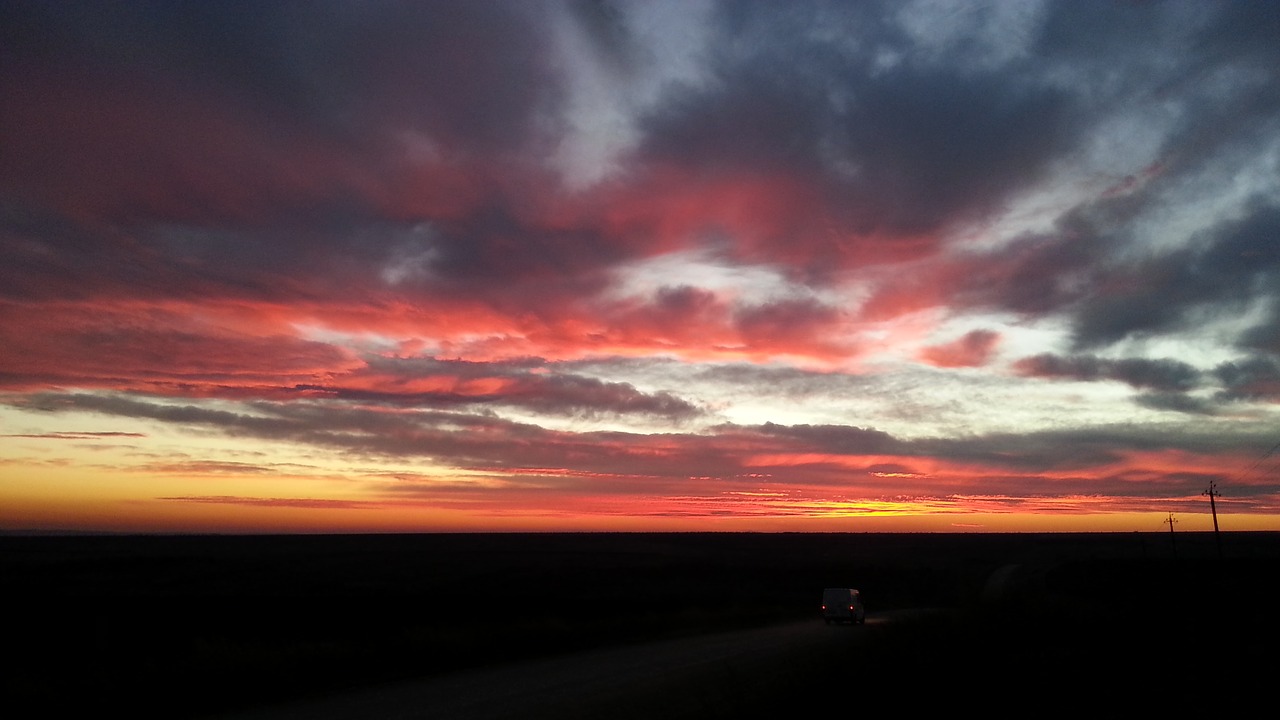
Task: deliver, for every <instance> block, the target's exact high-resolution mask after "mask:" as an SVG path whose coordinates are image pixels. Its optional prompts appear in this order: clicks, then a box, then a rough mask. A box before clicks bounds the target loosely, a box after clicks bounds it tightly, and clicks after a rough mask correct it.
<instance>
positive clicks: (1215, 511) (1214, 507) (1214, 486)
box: [1201, 480, 1222, 560]
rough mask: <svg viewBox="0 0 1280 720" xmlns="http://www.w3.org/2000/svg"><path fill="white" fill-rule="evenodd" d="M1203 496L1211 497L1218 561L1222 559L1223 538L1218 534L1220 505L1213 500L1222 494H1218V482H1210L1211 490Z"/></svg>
mask: <svg viewBox="0 0 1280 720" xmlns="http://www.w3.org/2000/svg"><path fill="white" fill-rule="evenodd" d="M1201 494H1203V495H1208V496H1209V511H1210V512H1212V513H1213V541H1214V542H1215V543H1217V544H1218V559H1219V560H1221V559H1222V536H1220V535H1219V534H1218V505H1217V503H1215V502H1214V501H1213V499H1214V498H1215V497H1217V496H1219V495H1221V494H1222V493H1220V492H1218V481H1216V480H1210V481H1209V489H1208V490H1205V491H1204V492H1203V493H1201Z"/></svg>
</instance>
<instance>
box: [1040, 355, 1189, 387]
mask: <svg viewBox="0 0 1280 720" xmlns="http://www.w3.org/2000/svg"><path fill="white" fill-rule="evenodd" d="M1015 368H1016V369H1017V371H1018V372H1020V373H1021V374H1023V375H1027V376H1031V377H1042V378H1065V379H1070V380H1082V381H1089V382H1092V381H1097V380H1118V381H1120V382H1123V383H1126V384H1128V385H1130V386H1132V387H1135V388H1148V389H1153V390H1165V391H1187V390H1192V389H1195V388H1196V387H1198V386H1199V385H1200V384H1201V373H1200V371H1199V370H1197V369H1196V368H1195V367H1194V366H1192V365H1188V364H1187V363H1184V362H1179V361H1177V360H1143V359H1137V358H1126V359H1121V360H1111V359H1106V358H1099V357H1096V356H1092V355H1076V356H1071V357H1061V356H1057V355H1051V354H1043V355H1036V356H1034V357H1029V358H1023V359H1021V360H1019V361H1017V362H1016V363H1015Z"/></svg>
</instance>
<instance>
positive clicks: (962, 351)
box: [920, 330, 1000, 368]
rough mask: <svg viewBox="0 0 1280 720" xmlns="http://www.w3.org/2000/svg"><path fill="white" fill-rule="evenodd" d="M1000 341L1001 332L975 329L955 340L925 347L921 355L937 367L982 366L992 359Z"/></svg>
mask: <svg viewBox="0 0 1280 720" xmlns="http://www.w3.org/2000/svg"><path fill="white" fill-rule="evenodd" d="M999 342H1000V334H999V333H996V332H993V331H991V330H974V331H972V332H969V333H966V334H965V335H964V336H963V337H961V338H960V339H959V340H956V341H954V342H950V343H945V344H943V345H934V346H933V347H928V348H925V349H924V350H922V351H921V353H920V357H921V358H922V359H923V360H924V361H926V362H928V363H929V364H931V365H934V366H936V367H945V368H955V367H981V366H982V365H986V364H987V362H988V361H990V360H991V356H992V354H993V353H995V350H996V345H998V344H999Z"/></svg>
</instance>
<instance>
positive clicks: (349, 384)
mask: <svg viewBox="0 0 1280 720" xmlns="http://www.w3.org/2000/svg"><path fill="white" fill-rule="evenodd" d="M0 98H3V101H2V102H0V530H7V531H21V530H42V531H55V532H61V531H105V532H146V533H150V532H199V533H206V532H210V533H242V532H255V533H256V532H267V533H303V532H307V533H310V532H506V531H573V532H592V531H754V532H783V531H785V532H1058V531H1125V532H1134V531H1144V532H1162V531H1169V532H1173V531H1175V530H1176V531H1212V530H1214V528H1215V523H1216V524H1217V525H1218V526H1219V527H1220V529H1221V530H1223V531H1234V530H1280V482H1278V480H1277V472H1278V471H1280V453H1275V451H1276V450H1277V448H1278V447H1280V405H1278V403H1280V3H1271V2H1234V1H1230V0H1222V1H1213V2H1209V1H1207V0H1198V1H1195V2H1176V1H1170V2H1134V1H1114V2H1102V1H1096V0H1072V1H1069V2H1064V1H1053V0H1050V1H1048V2H1037V1H1035V0H1007V1H998V2H980V1H975V0H964V1H950V0H893V1H889V2H873V1H871V0H858V1H857V2H810V1H808V0H795V1H788V2H772V1H762V2H751V1H746V0H741V1H739V0H726V1H724V2H709V1H707V0H645V1H643V2H626V1H622V0H616V1H615V0H563V1H554V0H545V1H544V0H516V1H511V2H471V1H459V2H391V1H384V0H371V1H368V2H351V1H349V0H343V1H339V2H328V1H326V0H305V1H302V0H300V1H298V2H285V1H276V0H245V1H243V2H241V1H238V0H216V1H214V2H195V1H192V2H185V1H181V0H179V1H177V2H175V1H173V0H157V1H154V2H152V1H149V0H135V1H131V2H116V1H113V0H99V1H95V2H75V1H71V0H66V1H59V2H36V1H34V0H30V1H14V0H0ZM1273 453H1275V454H1274V455H1273Z"/></svg>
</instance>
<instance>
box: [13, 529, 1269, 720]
mask: <svg viewBox="0 0 1280 720" xmlns="http://www.w3.org/2000/svg"><path fill="white" fill-rule="evenodd" d="M1171 535H1172V534H1170V533H1150V534H1145V533H1133V534H957V535H938V534H921V535H915V534H910V535H896V534H853V533H850V534H839V533H835V534H803V533H801V534H769V533H758V534H757V533H744V534H737V533H724V534H722V533H707V534H698V533H694V534H665V533H663V534H643V533H641V534H632V533H620V534H596V533H592V534H488V535H485V534H480V535H465V534H447V535H432V534H424V535H365V536H351V535H340V536H253V537H248V536H92V537H89V536H84V537H26V536H5V537H0V578H3V583H4V585H3V590H4V594H5V597H6V600H8V601H9V602H8V603H7V605H8V607H9V608H11V609H10V610H9V612H8V614H7V619H8V620H9V624H10V625H11V629H9V630H7V631H6V638H5V640H6V645H5V648H6V656H7V657H8V658H9V659H10V661H11V662H10V665H11V666H15V667H14V668H13V669H11V670H9V671H7V672H6V673H5V674H4V675H3V676H4V680H3V683H4V684H3V686H2V687H0V690H2V691H3V692H4V694H5V697H6V698H7V699H8V702H9V703H10V706H11V707H28V708H32V707H34V708H39V709H40V710H41V713H40V714H42V715H54V714H59V713H63V712H76V711H86V710H92V711H95V712H106V711H107V710H119V711H124V712H125V713H126V714H127V715H129V716H131V717H166V718H180V717H207V716H215V715H219V714H223V713H235V712H239V711H245V710H249V709H253V708H258V707H263V706H267V705H270V704H272V703H277V702H283V701H292V700H297V699H305V698H316V697H325V696H329V695H331V694H333V693H346V692H357V691H359V690H360V689H361V688H367V687H373V686H385V685H387V684H396V683H403V682H410V681H415V682H416V681H420V680H422V679H424V678H425V679H430V678H433V677H440V676H444V675H446V674H456V673H462V672H468V671H471V672H478V671H481V670H484V669H487V668H495V667H501V666H508V665H513V664H518V663H522V662H532V661H535V660H545V659H548V658H556V657H571V656H575V655H580V654H583V653H589V652H598V651H605V650H608V649H610V648H618V647H625V646H629V645H637V644H641V643H654V642H665V641H672V642H677V641H680V640H681V639H686V638H697V637H708V636H711V635H715V634H725V633H736V632H753V631H755V630H757V629H759V630H760V631H767V629H768V628H770V627H775V626H783V625H789V624H794V623H804V622H812V623H814V624H815V625H817V626H822V623H821V620H819V619H818V615H817V612H818V608H817V603H818V601H819V599H820V596H821V590H822V588H823V587H826V586H843V585H851V586H856V587H858V588H859V589H861V590H862V592H863V594H864V597H865V598H866V602H867V605H868V610H869V611H870V612H871V613H872V614H874V615H877V616H885V615H892V614H895V613H898V614H906V613H905V612H903V611H909V610H914V609H920V608H929V609H941V610H945V611H946V612H944V613H942V614H938V615H928V616H922V617H927V618H928V619H922V620H919V621H904V622H894V623H884V624H882V625H873V624H869V625H868V626H866V627H859V628H840V629H837V628H831V630H833V631H837V632H839V631H844V632H846V633H850V632H852V633H862V634H863V635H864V636H865V638H866V640H868V641H869V642H868V643H859V646H860V649H859V650H858V651H857V652H856V653H854V652H853V651H852V650H850V651H849V652H848V653H847V654H840V655H839V656H838V657H837V659H836V660H835V661H833V662H824V663H822V664H821V665H818V664H812V665H803V664H802V665H796V664H795V663H788V665H789V667H780V668H777V672H776V673H773V674H772V675H771V677H773V679H774V682H772V683H769V684H767V685H766V686H762V685H761V683H759V682H756V681H755V680H752V679H749V678H743V677H737V678H725V682H729V683H735V682H736V683H739V684H741V686H742V687H748V686H749V687H751V688H752V691H753V692H754V693H755V695H752V698H753V699H756V696H758V695H759V694H760V693H771V694H772V699H774V700H782V699H784V698H785V699H787V701H788V702H791V703H792V704H793V705H795V703H797V702H800V699H802V698H808V699H810V700H816V699H818V698H821V697H822V696H821V692H819V689H830V688H843V689H850V688H853V687H855V686H856V687H859V688H875V689H876V691H877V692H881V693H885V692H891V691H892V692H903V693H915V694H914V695H912V697H913V699H914V701H915V702H917V703H919V702H920V701H921V699H922V696H919V693H918V691H917V690H913V688H920V687H927V688H932V689H933V691H932V692H933V694H931V695H929V697H934V698H935V699H936V698H937V697H945V695H938V694H937V693H945V692H946V691H950V692H955V693H963V692H972V691H974V689H979V690H980V692H981V693H982V695H983V697H987V696H988V695H994V696H1000V695H1002V693H1007V692H1014V691H1026V690H1027V689H1029V688H1039V689H1040V690H1041V691H1043V692H1054V691H1057V692H1067V693H1069V696H1070V697H1073V698H1075V699H1077V700H1079V699H1080V698H1081V697H1086V698H1087V697H1090V696H1091V694H1093V693H1097V694H1098V697H1099V698H1111V700H1109V702H1114V698H1115V697H1116V694H1117V693H1118V692H1121V691H1125V692H1128V693H1129V697H1130V701H1131V702H1138V701H1139V700H1144V701H1145V700H1149V701H1150V702H1151V703H1152V709H1153V710H1154V709H1155V708H1156V707H1157V706H1158V705H1159V703H1165V702H1167V701H1168V694H1169V693H1171V692H1176V693H1177V694H1178V695H1179V696H1180V697H1182V698H1183V699H1184V701H1185V699H1186V698H1187V697H1188V696H1191V695H1195V694H1197V693H1204V694H1208V693H1209V692H1210V691H1211V690H1213V691H1214V692H1217V691H1216V690H1214V689H1215V688H1226V687H1229V688H1230V689H1231V692H1230V693H1225V694H1224V695H1223V697H1222V698H1221V699H1219V700H1216V701H1215V702H1218V703H1219V704H1218V708H1219V709H1227V710H1230V709H1231V707H1230V705H1229V703H1233V702H1243V699H1244V698H1248V697H1250V696H1251V694H1252V693H1253V691H1254V690H1255V689H1257V690H1258V691H1259V692H1260V691H1261V689H1262V688H1264V687H1269V684H1268V683H1270V681H1271V678H1274V675H1275V672H1276V669H1277V668H1276V665H1275V663H1274V661H1273V660H1271V659H1270V658H1271V657H1272V656H1273V655H1274V652H1273V649H1274V647H1276V641H1277V640H1280V632H1277V626H1278V625H1280V622H1278V621H1277V619H1276V617H1275V612H1274V609H1273V608H1272V607H1271V605H1272V604H1273V600H1272V598H1273V597H1274V594H1273V593H1274V591H1273V589H1272V585H1274V584H1275V579H1276V578H1277V577H1280V572H1278V571H1280V534H1276V533H1223V534H1222V535H1221V536H1220V537H1215V536H1214V535H1212V534H1197V533H1179V534H1177V536H1176V537H1171ZM913 616H914V615H913ZM824 629H826V628H824ZM806 632H807V631H806ZM864 646H865V647H864ZM844 652H845V651H843V650H842V651H841V653H844ZM801 667H803V673H801V672H799V668H801ZM761 671H762V672H767V671H768V669H767V668H766V669H764V670H761ZM729 692H730V693H732V688H730V689H729ZM739 695H741V693H739ZM730 696H732V695H726V697H730ZM769 699H771V698H770V697H759V698H758V700H759V701H760V702H765V701H768V700H769ZM731 706H732V704H731V703H726V704H725V705H724V709H725V714H724V716H728V715H729V714H730V713H729V709H730V708H731ZM1242 707H1243V706H1242ZM700 715H701V716H703V717H715V716H716V713H715V712H714V711H713V710H710V709H706V708H704V709H703V711H702V712H701V713H700Z"/></svg>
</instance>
